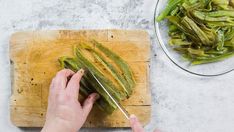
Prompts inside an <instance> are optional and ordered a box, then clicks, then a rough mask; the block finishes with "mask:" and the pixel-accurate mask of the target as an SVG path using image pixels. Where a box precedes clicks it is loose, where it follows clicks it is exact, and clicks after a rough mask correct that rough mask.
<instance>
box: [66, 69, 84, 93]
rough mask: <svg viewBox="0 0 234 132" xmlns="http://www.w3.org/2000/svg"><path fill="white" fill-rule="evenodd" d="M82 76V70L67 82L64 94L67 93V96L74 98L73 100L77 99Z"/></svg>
mask: <svg viewBox="0 0 234 132" xmlns="http://www.w3.org/2000/svg"><path fill="white" fill-rule="evenodd" d="M83 75H84V70H83V69H80V70H79V71H78V72H77V73H75V74H74V75H73V76H72V78H71V79H70V81H69V82H68V84H67V88H66V92H68V94H69V95H70V96H71V97H75V98H77V97H78V95H79V89H80V80H81V78H82V76H83Z"/></svg>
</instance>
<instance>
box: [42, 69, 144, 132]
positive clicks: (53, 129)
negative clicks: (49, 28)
mask: <svg viewBox="0 0 234 132" xmlns="http://www.w3.org/2000/svg"><path fill="white" fill-rule="evenodd" d="M83 74H84V70H83V69H80V70H79V71H78V72H76V73H74V72H73V71H71V70H68V69H64V70H61V71H59V72H58V73H57V75H56V76H55V77H54V78H53V80H52V82H51V86H50V92H49V97H48V98H49V99H48V108H47V114H46V122H45V125H44V127H43V128H42V132H77V131H79V129H80V128H81V127H82V125H83V124H84V122H85V121H86V118H87V116H88V115H89V113H90V111H91V109H92V107H93V104H94V103H95V101H96V100H97V99H98V98H99V95H98V94H97V93H92V94H90V95H89V96H88V97H87V98H86V100H85V101H84V102H83V103H80V102H79V101H78V100H77V98H78V96H79V88H80V79H81V78H82V76H83ZM69 77H71V79H70V80H68V78H69ZM129 122H130V125H131V128H132V131H133V132H144V129H143V127H142V125H141V123H140V122H139V120H138V119H137V117H136V116H135V115H131V116H130V120H129Z"/></svg>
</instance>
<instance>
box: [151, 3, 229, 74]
mask: <svg viewBox="0 0 234 132" xmlns="http://www.w3.org/2000/svg"><path fill="white" fill-rule="evenodd" d="M166 5H167V0H158V1H157V4H156V7H155V12H154V29H155V33H156V38H157V40H158V42H159V44H160V46H161V48H162V49H163V51H164V52H165V54H166V55H167V56H168V58H169V59H170V60H171V61H172V62H173V63H174V64H175V65H177V66H178V67H179V68H181V69H182V70H184V71H187V72H189V73H191V74H195V75H199V76H219V75H223V74H226V73H229V72H231V71H233V70H234V57H231V58H228V59H226V60H224V61H219V62H214V63H209V64H202V65H191V64H190V62H189V61H186V60H184V59H183V58H182V56H181V55H180V54H179V53H177V52H176V51H174V50H173V49H172V47H171V46H170V45H169V44H168V40H169V36H168V27H167V20H164V21H161V22H159V23H158V22H157V21H156V19H155V18H156V17H157V16H158V15H159V14H160V13H161V11H162V10H163V9H164V8H165V7H166Z"/></svg>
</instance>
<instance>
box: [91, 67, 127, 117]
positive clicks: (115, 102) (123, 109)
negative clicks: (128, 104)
mask: <svg viewBox="0 0 234 132" xmlns="http://www.w3.org/2000/svg"><path fill="white" fill-rule="evenodd" d="M88 71H89V72H90V74H91V75H92V76H93V77H94V79H95V80H96V81H97V82H98V84H99V85H100V86H101V87H102V89H103V90H104V91H105V93H106V94H107V95H108V96H109V97H110V99H111V100H112V101H113V102H114V104H115V105H116V106H117V107H118V108H119V110H120V111H121V112H122V113H123V115H124V116H125V117H126V118H127V119H128V120H129V118H130V114H129V113H128V111H127V110H126V109H125V108H124V107H123V106H122V105H121V104H120V103H119V102H118V101H117V100H116V99H115V98H114V97H113V96H112V95H111V93H109V92H108V90H107V89H106V88H105V87H104V86H103V85H102V83H101V82H100V81H99V80H98V78H97V77H96V76H95V75H94V74H93V73H92V72H91V71H90V70H88Z"/></svg>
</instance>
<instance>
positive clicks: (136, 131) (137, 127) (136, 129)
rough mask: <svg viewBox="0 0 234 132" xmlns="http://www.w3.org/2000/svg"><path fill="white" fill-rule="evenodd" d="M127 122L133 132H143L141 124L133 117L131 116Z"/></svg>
mask: <svg viewBox="0 0 234 132" xmlns="http://www.w3.org/2000/svg"><path fill="white" fill-rule="evenodd" d="M129 120H130V125H131V128H132V131H133V132H144V129H143V127H142V125H141V123H140V122H139V120H138V119H137V117H136V116H135V115H131V116H130V119H129Z"/></svg>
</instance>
